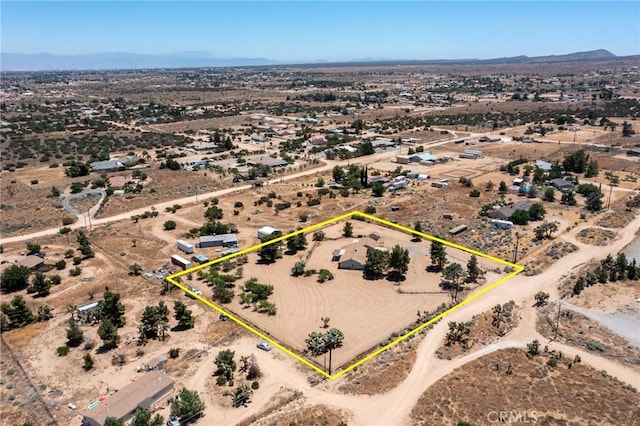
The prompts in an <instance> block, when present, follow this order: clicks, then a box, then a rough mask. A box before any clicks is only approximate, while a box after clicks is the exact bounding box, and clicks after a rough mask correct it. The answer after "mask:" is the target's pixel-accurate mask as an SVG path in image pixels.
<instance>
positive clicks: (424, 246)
mask: <svg viewBox="0 0 640 426" xmlns="http://www.w3.org/2000/svg"><path fill="white" fill-rule="evenodd" d="M352 223H353V224H354V236H357V235H358V234H362V235H365V236H366V235H368V234H370V233H371V232H376V233H378V234H379V235H380V239H379V240H378V241H377V242H376V244H377V245H378V246H384V247H388V248H391V247H393V246H395V245H396V244H399V245H401V246H402V247H405V248H407V249H408V250H409V252H410V256H411V264H410V266H409V271H408V273H407V275H406V281H404V282H402V283H401V284H400V285H396V283H394V282H391V281H388V280H387V279H380V280H376V281H370V280H365V279H363V273H362V271H357V270H343V269H338V265H337V262H331V253H332V252H333V251H334V250H336V249H340V248H343V247H345V246H349V245H350V244H352V241H353V238H344V237H342V236H341V233H342V227H343V223H338V224H336V225H331V226H329V227H327V228H325V229H323V230H324V231H325V233H326V238H327V240H326V241H324V242H322V243H319V244H317V245H315V244H313V243H311V241H310V240H311V235H308V237H307V240H308V241H309V242H310V245H309V247H310V248H308V249H307V250H305V251H301V252H298V253H297V254H296V255H293V256H289V255H286V254H285V255H284V257H283V258H282V259H280V260H278V261H277V262H276V263H274V264H271V265H264V264H258V262H257V261H258V259H259V258H258V256H257V253H250V254H249V263H248V264H246V265H244V277H245V278H244V279H243V280H242V281H244V280H245V279H247V278H250V277H255V278H257V279H258V281H259V282H260V283H263V284H270V285H273V286H274V292H273V295H272V296H271V297H270V298H269V301H271V302H273V303H275V304H276V305H277V307H278V312H277V315H275V316H267V315H266V314H260V313H258V312H255V311H253V309H252V308H243V307H242V306H241V304H240V303H239V300H238V299H239V298H238V297H236V298H235V299H234V301H233V302H232V303H230V304H227V305H222V306H223V308H225V309H229V310H231V311H232V312H233V313H234V314H237V315H238V316H240V317H241V318H243V319H245V320H247V321H249V322H250V323H251V324H253V325H255V326H257V327H258V328H259V329H261V330H264V331H266V332H267V333H268V334H270V335H271V336H273V337H274V338H275V339H276V340H278V341H281V342H282V343H284V344H285V345H286V346H288V347H290V348H292V349H294V350H296V351H297V352H303V351H304V349H305V347H306V345H305V343H304V340H305V339H306V338H307V336H308V335H309V333H310V332H311V331H321V327H322V321H321V319H320V318H322V317H329V318H330V319H331V321H330V325H329V326H330V327H336V328H338V329H340V330H342V331H343V333H344V335H345V340H344V346H343V347H342V348H341V349H339V350H336V351H335V352H334V354H333V366H334V371H335V367H337V366H340V365H343V364H345V363H347V362H348V361H350V360H352V359H353V358H354V357H358V356H359V355H361V354H364V353H365V352H369V351H370V350H371V348H373V347H374V346H376V345H377V344H378V343H381V342H384V341H386V339H388V338H389V337H390V336H392V334H393V333H398V332H400V331H401V330H403V329H404V328H406V327H409V326H410V325H411V324H412V322H413V321H415V320H416V313H417V311H418V310H420V311H425V310H426V311H431V310H434V309H435V308H436V307H437V306H439V305H440V304H442V303H447V302H449V301H450V300H451V299H450V295H449V293H448V292H444V291H442V290H441V289H440V287H439V285H438V283H439V282H440V279H441V274H439V273H430V272H427V271H426V268H427V266H429V265H430V263H431V262H430V258H429V247H430V244H431V243H430V242H429V241H422V242H418V243H414V242H411V241H409V240H410V237H409V235H408V234H405V233H402V232H400V231H397V230H393V229H388V228H386V227H382V226H380V225H376V224H368V223H365V222H359V221H352ZM371 241H372V242H373V240H371ZM312 247H313V250H312ZM447 253H448V255H449V257H450V262H455V261H457V262H459V263H461V264H463V265H466V262H467V260H468V257H469V255H468V254H467V253H465V252H462V251H460V250H456V249H453V248H447ZM299 259H307V266H306V267H307V269H317V270H319V269H322V268H326V269H329V270H330V271H331V272H332V273H333V274H334V276H335V279H334V280H331V281H327V282H325V283H323V284H320V283H318V282H317V281H316V276H311V277H292V276H291V268H292V267H293V265H294V264H295V262H297V261H298V260H299ZM481 266H482V267H483V269H489V268H493V269H495V268H496V266H497V265H496V264H495V263H493V262H491V261H488V260H486V259H481ZM497 277H498V274H496V273H494V272H490V273H488V274H487V279H486V282H487V283H491V282H494V281H495V280H496V279H497ZM201 287H202V290H203V291H204V294H205V296H209V295H210V294H211V291H209V290H206V289H205V288H204V286H203V285H202V284H201ZM399 291H402V293H399ZM405 292H406V293H405ZM238 293H239V292H238V291H236V294H238ZM212 315H213V313H212ZM320 358H321V359H315V361H316V362H318V363H319V364H320V365H322V363H323V362H324V359H322V357H320Z"/></svg>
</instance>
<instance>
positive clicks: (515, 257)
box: [513, 232, 520, 263]
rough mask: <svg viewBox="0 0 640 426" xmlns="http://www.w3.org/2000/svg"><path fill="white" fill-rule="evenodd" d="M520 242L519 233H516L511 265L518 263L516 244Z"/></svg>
mask: <svg viewBox="0 0 640 426" xmlns="http://www.w3.org/2000/svg"><path fill="white" fill-rule="evenodd" d="M519 241H520V233H519V232H516V249H515V251H514V252H513V263H516V262H517V261H518V242H519Z"/></svg>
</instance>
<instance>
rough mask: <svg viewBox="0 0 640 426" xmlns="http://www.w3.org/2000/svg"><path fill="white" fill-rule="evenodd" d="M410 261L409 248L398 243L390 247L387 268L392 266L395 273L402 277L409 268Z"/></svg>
mask: <svg viewBox="0 0 640 426" xmlns="http://www.w3.org/2000/svg"><path fill="white" fill-rule="evenodd" d="M410 261H411V258H410V257H409V250H407V249H404V248H402V247H401V246H400V245H399V244H396V245H395V246H394V247H393V248H392V249H391V255H390V256H389V268H392V269H393V270H394V273H395V274H397V275H399V276H401V277H403V276H404V274H406V273H407V271H408V270H409V262H410Z"/></svg>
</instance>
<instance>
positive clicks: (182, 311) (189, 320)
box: [173, 300, 196, 328]
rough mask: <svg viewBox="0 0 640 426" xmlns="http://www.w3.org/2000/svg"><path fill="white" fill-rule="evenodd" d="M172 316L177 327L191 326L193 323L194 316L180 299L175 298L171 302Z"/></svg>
mask: <svg viewBox="0 0 640 426" xmlns="http://www.w3.org/2000/svg"><path fill="white" fill-rule="evenodd" d="M173 310H174V316H175V319H176V321H178V327H182V328H192V327H193V325H194V324H195V321H196V320H195V318H194V317H193V315H192V314H191V310H190V309H187V305H185V304H184V303H183V302H181V301H180V300H176V301H175V302H174V303H173Z"/></svg>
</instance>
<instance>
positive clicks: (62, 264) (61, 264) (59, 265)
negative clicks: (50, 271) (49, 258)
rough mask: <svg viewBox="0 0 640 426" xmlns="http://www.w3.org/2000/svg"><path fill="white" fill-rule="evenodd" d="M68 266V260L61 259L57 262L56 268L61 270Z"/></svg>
mask: <svg viewBox="0 0 640 426" xmlns="http://www.w3.org/2000/svg"><path fill="white" fill-rule="evenodd" d="M66 267H67V262H65V261H64V260H62V259H61V260H58V261H57V262H56V269H57V270H58V271H61V270H63V269H64V268H66Z"/></svg>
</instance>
